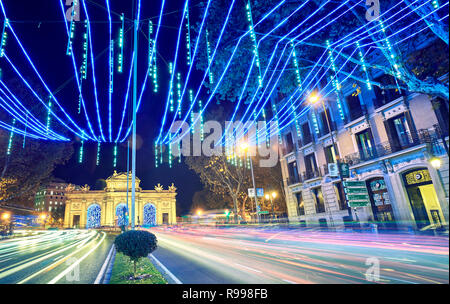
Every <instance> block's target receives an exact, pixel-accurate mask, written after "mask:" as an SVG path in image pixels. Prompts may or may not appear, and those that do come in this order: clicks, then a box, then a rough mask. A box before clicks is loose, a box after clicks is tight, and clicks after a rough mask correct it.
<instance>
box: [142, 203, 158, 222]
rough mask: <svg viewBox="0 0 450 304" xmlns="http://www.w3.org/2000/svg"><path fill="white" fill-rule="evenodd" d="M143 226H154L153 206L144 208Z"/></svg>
mask: <svg viewBox="0 0 450 304" xmlns="http://www.w3.org/2000/svg"><path fill="white" fill-rule="evenodd" d="M144 226H156V207H155V205H153V204H150V203H149V204H146V205H145V206H144Z"/></svg>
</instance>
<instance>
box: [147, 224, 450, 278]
mask: <svg viewBox="0 0 450 304" xmlns="http://www.w3.org/2000/svg"><path fill="white" fill-rule="evenodd" d="M150 231H151V232H153V233H155V234H156V236H157V238H158V249H157V250H156V251H155V252H154V253H153V254H154V256H155V257H156V258H157V259H158V260H159V261H160V262H161V263H162V264H163V265H164V266H165V267H166V268H167V269H169V270H170V271H171V272H172V273H173V274H174V275H175V276H176V277H177V278H178V279H179V280H180V281H181V282H182V283H191V284H200V283H230V284H232V283H255V284H258V283H275V284H283V283H284V284H304V283H312V284H314V283H332V284H333V283H379V284H399V283H401V284H405V283H406V284H417V283H428V284H440V283H446V284H448V283H449V251H448V250H449V239H448V237H436V236H419V235H407V234H389V235H387V234H370V233H355V232H320V231H299V230H273V231H271V230H259V229H252V228H245V229H237V228H234V229H215V228H170V229H167V228H166V229H164V228H153V229H151V230H150ZM377 266H379V267H377Z"/></svg>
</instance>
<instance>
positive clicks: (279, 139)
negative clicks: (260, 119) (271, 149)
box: [269, 101, 283, 145]
mask: <svg viewBox="0 0 450 304" xmlns="http://www.w3.org/2000/svg"><path fill="white" fill-rule="evenodd" d="M272 113H273V115H274V118H275V123H276V128H277V133H278V143H279V144H280V145H281V144H282V143H283V141H282V139H281V131H280V120H279V118H278V110H277V105H276V104H275V102H273V101H272ZM269 136H270V132H269Z"/></svg>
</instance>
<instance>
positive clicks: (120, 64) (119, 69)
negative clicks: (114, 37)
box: [117, 13, 125, 73]
mask: <svg viewBox="0 0 450 304" xmlns="http://www.w3.org/2000/svg"><path fill="white" fill-rule="evenodd" d="M124 19H125V18H124V14H123V13H122V15H120V21H121V22H122V25H121V27H120V29H119V39H118V44H119V55H118V60H117V72H119V73H122V72H123V45H124V40H123V39H124V37H123V35H124V31H125V20H124Z"/></svg>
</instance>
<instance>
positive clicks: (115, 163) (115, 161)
mask: <svg viewBox="0 0 450 304" xmlns="http://www.w3.org/2000/svg"><path fill="white" fill-rule="evenodd" d="M113 167H114V168H116V167H117V143H116V144H115V145H114V150H113Z"/></svg>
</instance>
